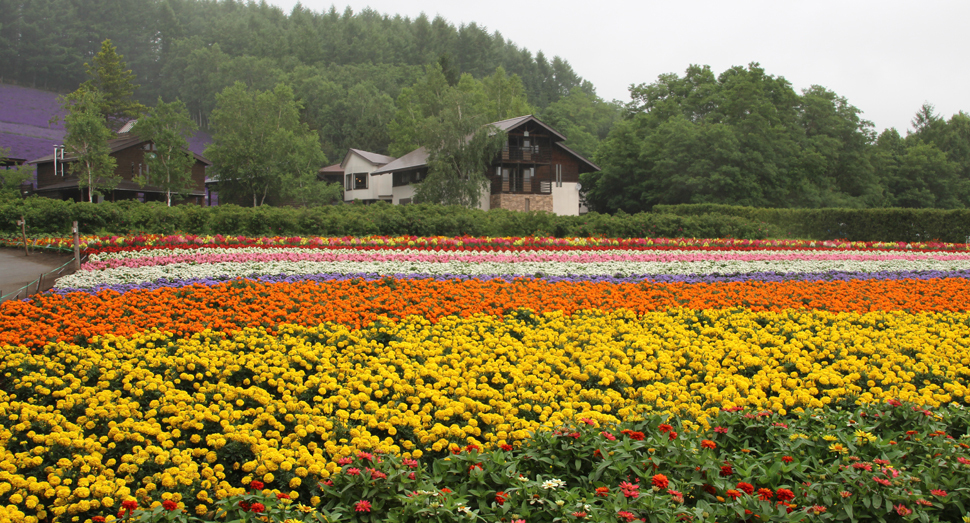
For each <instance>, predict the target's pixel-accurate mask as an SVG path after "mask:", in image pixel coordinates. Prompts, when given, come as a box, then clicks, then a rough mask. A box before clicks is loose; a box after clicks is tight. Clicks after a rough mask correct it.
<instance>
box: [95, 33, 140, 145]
mask: <svg viewBox="0 0 970 523" xmlns="http://www.w3.org/2000/svg"><path fill="white" fill-rule="evenodd" d="M123 58H124V57H123V56H121V55H119V54H118V52H117V49H116V48H115V46H113V45H111V40H105V41H104V42H101V52H99V53H98V54H97V55H95V57H94V59H93V60H92V62H94V65H91V64H87V63H86V64H84V69H85V71H86V72H87V74H88V76H89V77H90V79H89V80H88V81H86V82H84V83H83V84H82V86H83V87H84V88H85V89H86V90H88V91H97V92H99V93H100V94H101V104H100V106H99V111H100V113H101V115H102V117H103V118H104V120H105V123H106V124H107V125H108V127H109V128H110V129H112V130H115V131H117V130H118V129H120V128H121V127H122V126H123V125H124V124H125V122H127V121H128V120H131V119H135V118H138V116H139V115H141V114H143V113H144V112H145V110H146V107H145V106H144V105H142V104H140V103H138V102H136V101H135V98H134V95H135V89H137V88H138V86H137V85H135V84H134V83H133V81H132V80H133V78H134V77H135V75H134V73H132V72H131V69H128V68H127V66H126V64H125V62H124V60H123Z"/></svg>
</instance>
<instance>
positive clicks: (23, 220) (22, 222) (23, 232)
mask: <svg viewBox="0 0 970 523" xmlns="http://www.w3.org/2000/svg"><path fill="white" fill-rule="evenodd" d="M17 225H19V226H20V234H21V236H22V237H23V239H24V256H30V251H28V250H27V219H26V218H24V215H22V214H21V215H20V222H18V223H17Z"/></svg>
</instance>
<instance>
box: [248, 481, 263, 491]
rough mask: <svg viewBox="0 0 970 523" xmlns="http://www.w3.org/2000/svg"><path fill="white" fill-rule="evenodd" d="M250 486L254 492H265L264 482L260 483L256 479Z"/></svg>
mask: <svg viewBox="0 0 970 523" xmlns="http://www.w3.org/2000/svg"><path fill="white" fill-rule="evenodd" d="M249 486H250V487H251V488H252V489H253V490H263V487H264V486H265V485H263V482H262V481H259V480H258V479H254V480H253V481H251V482H250V483H249Z"/></svg>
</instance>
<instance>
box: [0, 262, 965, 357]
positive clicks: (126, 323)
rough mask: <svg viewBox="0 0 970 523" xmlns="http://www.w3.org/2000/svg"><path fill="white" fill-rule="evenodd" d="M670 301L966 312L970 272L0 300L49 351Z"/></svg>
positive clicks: (279, 288)
mask: <svg viewBox="0 0 970 523" xmlns="http://www.w3.org/2000/svg"><path fill="white" fill-rule="evenodd" d="M672 307H688V308H692V309H723V308H735V307H743V308H746V309H749V310H752V311H769V310H770V311H781V310H785V309H819V310H827V311H833V312H842V311H853V312H867V311H889V310H904V311H910V312H923V311H940V312H942V311H968V310H970V280H968V279H965V278H943V279H929V280H891V281H844V282H843V281H832V282H798V281H787V282H726V283H693V284H686V283H670V284H663V283H646V282H644V283H623V284H614V283H603V282H582V281H579V282H563V281H560V282H550V281H544V280H532V279H520V280H514V281H511V282H507V281H503V280H489V281H481V280H476V279H470V280H466V281H458V280H443V281H442V280H430V279H429V280H422V279H415V280H395V279H389V278H388V279H383V280H373V281H368V280H345V281H324V282H314V281H304V282H295V283H268V282H259V281H249V280H235V281H231V282H225V283H219V284H215V285H211V286H205V285H193V286H190V287H182V288H168V287H165V288H158V289H153V290H135V291H131V292H128V293H125V294H119V293H117V292H114V291H102V292H100V293H98V294H86V293H71V294H66V295H39V296H35V297H33V298H32V299H30V300H28V301H8V302H5V303H3V304H0V345H2V344H11V345H21V344H23V345H27V346H31V347H42V346H44V345H45V344H46V343H49V342H56V341H68V342H80V343H83V342H85V341H86V340H87V338H89V337H91V336H95V335H103V334H116V335H122V336H131V335H134V334H136V333H140V332H144V331H147V330H151V329H155V328H157V329H160V330H163V331H167V332H172V333H175V334H182V335H185V334H189V333H194V332H200V331H202V330H203V329H206V328H209V329H214V330H224V331H229V332H233V331H238V330H240V329H242V328H245V327H250V326H264V327H268V328H270V329H272V328H274V327H275V326H276V325H279V324H281V323H294V324H299V325H308V326H313V325H318V324H320V323H322V322H327V321H332V322H337V323H340V324H343V325H347V326H348V327H352V328H360V327H363V326H366V325H368V324H369V323H371V322H373V321H374V320H376V319H377V318H379V317H380V316H387V317H391V318H403V317H406V316H409V315H419V316H423V317H425V318H427V319H428V320H430V321H437V319H439V318H442V317H445V316H449V315H464V316H467V315H470V314H476V313H484V314H495V315H502V314H504V313H505V312H507V311H509V310H513V309H519V308H529V309H532V310H535V311H537V312H545V311H563V312H565V313H566V314H571V313H573V312H576V311H580V310H585V309H599V310H604V311H611V310H618V309H627V310H631V311H634V312H636V313H637V314H642V313H645V312H649V311H656V310H666V309H669V308H672Z"/></svg>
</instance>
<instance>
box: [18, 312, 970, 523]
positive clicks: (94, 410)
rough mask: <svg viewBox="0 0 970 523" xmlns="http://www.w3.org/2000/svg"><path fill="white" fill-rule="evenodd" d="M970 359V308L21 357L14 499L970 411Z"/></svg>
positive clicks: (300, 493) (106, 503)
mask: <svg viewBox="0 0 970 523" xmlns="http://www.w3.org/2000/svg"><path fill="white" fill-rule="evenodd" d="M968 345H970V314H968V313H922V314H908V313H905V312H873V313H866V314H860V313H832V312H824V311H786V312H752V311H748V310H744V309H729V310H703V311H701V310H690V309H675V310H671V311H666V312H652V313H647V314H644V315H642V316H637V315H635V314H633V313H631V312H629V311H613V312H603V311H586V312H581V313H577V314H573V315H564V314H562V313H561V312H551V313H546V314H542V315H535V314H532V313H531V312H529V311H519V312H518V313H513V314H509V315H507V316H506V317H505V318H504V319H500V318H496V317H493V316H488V315H475V316H471V317H467V318H460V317H448V318H444V319H440V320H439V321H438V322H436V323H431V322H429V321H428V320H426V319H423V318H418V317H410V318H406V319H404V320H400V321H397V322H394V321H390V320H386V321H383V322H378V323H376V324H373V325H371V326H369V327H368V328H364V329H359V330H353V329H349V328H347V327H344V326H341V325H335V324H324V325H320V326H318V327H303V326H295V325H284V326H282V327H280V328H279V329H277V331H276V333H275V334H269V333H267V332H265V331H264V330H261V329H248V330H245V331H242V332H238V333H235V334H225V333H218V332H212V331H205V332H202V333H199V334H195V335H193V336H191V337H190V338H177V337H174V336H173V335H171V334H170V333H165V332H159V331H155V332H151V333H144V334H142V335H138V336H134V337H132V338H128V339H126V338H120V337H111V336H108V337H104V338H99V339H94V340H93V343H91V344H90V345H87V346H77V345H71V344H66V343H58V344H52V345H49V346H48V347H46V348H45V349H43V350H41V351H37V352H34V353H32V352H31V351H30V350H28V349H26V348H25V347H14V346H5V347H2V348H0V356H2V358H0V359H2V362H3V363H2V369H0V371H2V376H3V378H2V379H3V380H4V382H5V385H4V387H2V389H0V390H4V391H8V392H0V419H2V420H3V424H2V428H0V505H3V504H6V505H10V506H13V507H15V509H16V510H19V511H23V513H24V514H27V515H28V517H27V519H26V521H38V520H43V519H44V518H49V517H56V518H58V519H59V520H77V521H83V520H85V519H87V518H88V517H90V516H92V515H95V514H103V513H104V512H105V511H106V509H107V510H108V511H110V510H111V509H116V507H117V505H118V504H119V503H120V501H119V500H123V499H125V498H127V497H129V496H136V497H137V498H138V499H139V502H140V503H141V504H142V506H146V505H148V504H150V503H152V502H155V503H158V502H160V501H161V500H163V499H174V500H175V501H177V502H178V503H179V506H180V507H183V508H187V509H189V510H192V511H196V512H200V513H204V512H205V511H207V510H209V509H210V508H211V505H212V503H213V501H214V500H216V499H219V498H222V497H225V496H228V495H230V494H233V493H238V492H239V489H240V486H241V485H244V484H247V483H249V481H251V480H253V479H259V480H261V481H263V482H265V483H267V484H268V485H269V486H270V487H272V488H275V489H279V490H281V491H283V492H287V493H289V494H290V495H291V496H293V497H294V498H297V499H299V500H303V501H309V502H313V501H314V500H312V499H310V498H311V496H312V494H313V489H312V487H313V485H315V484H316V482H317V481H318V480H320V479H323V478H327V477H329V476H330V475H331V474H333V473H334V472H335V471H337V470H338V468H339V467H338V466H337V465H336V463H335V462H336V460H337V459H339V458H341V457H345V456H349V455H352V454H354V453H355V452H357V451H359V450H370V451H376V452H392V453H400V454H402V455H403V456H405V457H409V458H421V457H423V456H424V457H431V456H435V455H441V454H442V453H445V452H447V451H448V449H449V448H450V447H452V446H453V445H467V444H472V443H473V444H477V445H481V446H483V447H486V448H492V447H496V446H500V445H505V444H515V443H516V442H517V441H520V440H522V439H524V438H526V437H528V435H529V432H530V431H533V430H536V429H538V428H540V427H549V426H554V425H558V424H560V423H562V422H564V421H567V420H572V419H575V418H577V417H586V418H591V419H596V420H600V421H614V420H617V419H630V418H631V417H634V416H636V414H637V413H639V412H643V410H662V411H668V412H672V413H677V414H680V415H684V416H686V417H688V418H690V419H696V420H698V423H700V424H704V423H705V420H706V418H707V417H708V416H710V415H711V414H713V413H715V412H716V411H717V409H719V408H729V407H734V406H741V407H749V408H752V409H758V410H761V409H771V410H774V411H776V412H785V411H787V410H795V409H800V408H809V407H821V406H830V407H835V406H839V405H849V404H852V403H854V402H872V401H882V400H885V399H888V398H897V399H901V400H908V401H913V402H916V403H919V404H928V405H933V406H938V405H940V404H944V403H949V402H952V401H955V402H959V403H968V402H970V391H968V389H967V386H966V376H967V375H968V374H970V348H968ZM691 428H692V427H690V426H686V427H683V429H685V430H690V429H691Z"/></svg>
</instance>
